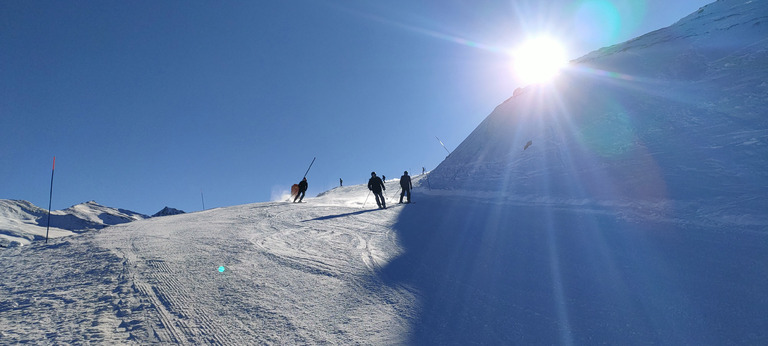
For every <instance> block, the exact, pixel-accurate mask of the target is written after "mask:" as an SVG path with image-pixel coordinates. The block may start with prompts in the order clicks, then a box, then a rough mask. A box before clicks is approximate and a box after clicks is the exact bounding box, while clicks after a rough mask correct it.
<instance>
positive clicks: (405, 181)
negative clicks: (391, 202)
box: [400, 171, 413, 203]
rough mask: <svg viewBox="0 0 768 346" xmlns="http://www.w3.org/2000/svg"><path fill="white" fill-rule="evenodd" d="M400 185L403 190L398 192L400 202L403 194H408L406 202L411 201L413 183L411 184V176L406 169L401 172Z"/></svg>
mask: <svg viewBox="0 0 768 346" xmlns="http://www.w3.org/2000/svg"><path fill="white" fill-rule="evenodd" d="M400 187H401V188H402V190H403V191H402V192H400V203H403V196H408V202H406V203H411V189H412V188H413V185H412V184H411V176H410V175H408V171H405V172H403V176H402V177H400Z"/></svg>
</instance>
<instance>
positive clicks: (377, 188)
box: [368, 172, 387, 209]
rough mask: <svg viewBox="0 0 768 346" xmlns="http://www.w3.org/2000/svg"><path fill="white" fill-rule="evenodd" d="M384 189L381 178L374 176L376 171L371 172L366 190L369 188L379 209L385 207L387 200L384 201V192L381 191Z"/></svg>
mask: <svg viewBox="0 0 768 346" xmlns="http://www.w3.org/2000/svg"><path fill="white" fill-rule="evenodd" d="M386 189H387V188H386V187H385V186H384V182H383V181H381V178H379V177H377V176H376V172H371V179H369V180H368V190H371V191H372V192H373V195H374V196H376V204H378V205H379V208H380V209H387V202H385V201H384V194H383V193H382V191H383V190H386Z"/></svg>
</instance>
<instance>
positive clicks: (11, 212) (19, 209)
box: [0, 199, 147, 247]
mask: <svg viewBox="0 0 768 346" xmlns="http://www.w3.org/2000/svg"><path fill="white" fill-rule="evenodd" d="M145 218H147V216H145V215H142V214H138V213H135V212H132V211H130V210H123V209H115V208H110V207H105V206H103V205H100V204H98V203H96V202H93V201H90V202H86V203H81V204H78V205H75V206H72V207H69V208H67V209H64V210H54V211H51V218H50V230H49V232H48V233H49V234H48V237H49V238H58V237H64V236H70V235H73V234H77V233H82V232H85V231H89V230H94V229H102V228H104V227H107V226H110V225H117V224H120V223H126V222H131V221H136V220H141V219H145ZM47 226H48V210H46V209H42V208H40V207H37V206H35V205H33V204H32V203H29V202H27V201H16V200H7V199H0V246H3V247H7V246H18V245H27V244H29V243H30V242H31V241H33V240H42V239H45V234H46V228H47Z"/></svg>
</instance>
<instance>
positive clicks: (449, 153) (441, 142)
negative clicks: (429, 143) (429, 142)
mask: <svg viewBox="0 0 768 346" xmlns="http://www.w3.org/2000/svg"><path fill="white" fill-rule="evenodd" d="M435 138H437V136H435ZM437 141H438V142H440V145H442V146H443V149H445V151H446V152H448V155H451V151H450V150H448V148H446V147H445V144H443V141H441V140H440V138H437Z"/></svg>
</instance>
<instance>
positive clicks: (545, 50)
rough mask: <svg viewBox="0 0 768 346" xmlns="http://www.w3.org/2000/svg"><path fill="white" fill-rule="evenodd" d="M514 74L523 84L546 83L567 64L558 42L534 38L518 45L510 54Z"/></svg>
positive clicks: (562, 49)
mask: <svg viewBox="0 0 768 346" xmlns="http://www.w3.org/2000/svg"><path fill="white" fill-rule="evenodd" d="M512 59H513V67H514V73H515V76H516V77H517V79H518V80H520V81H521V82H523V83H525V84H532V83H546V82H549V81H551V80H552V79H553V78H554V77H556V76H557V75H558V73H559V72H560V70H561V69H562V68H563V67H565V66H566V64H567V63H568V58H566V53H565V49H564V48H563V45H562V44H560V42H558V41H556V40H554V39H552V38H549V37H536V38H532V39H529V40H528V41H526V42H524V43H523V44H522V45H520V46H519V47H518V48H517V49H516V50H515V51H514V52H513V54H512Z"/></svg>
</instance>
